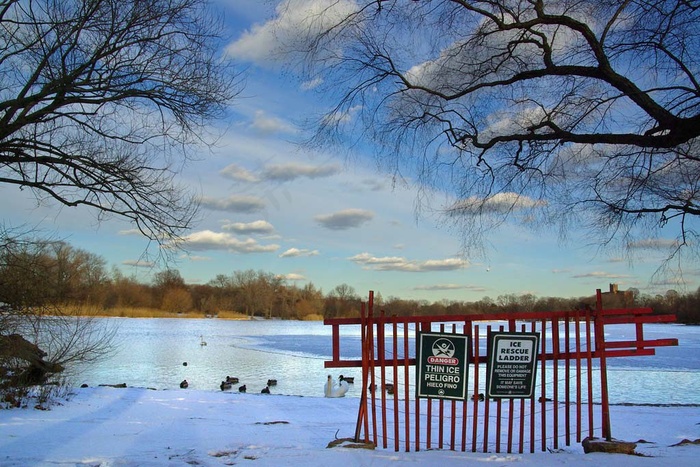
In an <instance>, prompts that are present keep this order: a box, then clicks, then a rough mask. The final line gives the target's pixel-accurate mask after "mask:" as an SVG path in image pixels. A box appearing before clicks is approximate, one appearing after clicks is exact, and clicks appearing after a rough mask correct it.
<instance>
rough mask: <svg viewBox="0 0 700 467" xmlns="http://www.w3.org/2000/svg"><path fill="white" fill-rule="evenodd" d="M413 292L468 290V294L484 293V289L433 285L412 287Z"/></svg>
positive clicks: (455, 285)
mask: <svg viewBox="0 0 700 467" xmlns="http://www.w3.org/2000/svg"><path fill="white" fill-rule="evenodd" d="M413 290H428V291H441V290H468V291H470V292H486V287H482V286H479V285H460V284H435V285H419V286H416V287H414V288H413Z"/></svg>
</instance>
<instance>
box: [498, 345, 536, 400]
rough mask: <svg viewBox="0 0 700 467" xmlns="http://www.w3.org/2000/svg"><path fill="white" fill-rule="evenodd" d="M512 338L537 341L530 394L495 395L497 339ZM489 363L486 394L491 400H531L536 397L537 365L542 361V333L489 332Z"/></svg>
mask: <svg viewBox="0 0 700 467" xmlns="http://www.w3.org/2000/svg"><path fill="white" fill-rule="evenodd" d="M497 337H510V338H519V337H520V338H522V337H526V338H528V339H533V338H534V340H535V347H534V348H535V355H534V357H533V363H532V377H531V378H530V392H529V393H528V394H505V395H503V394H493V392H492V390H491V389H492V388H491V382H492V381H493V370H494V363H495V358H496V348H495V346H496V340H497V339H496V338H497ZM487 339H488V340H487V342H488V361H487V363H486V394H487V397H488V398H489V399H530V398H532V397H533V396H534V395H535V386H536V380H537V363H538V361H539V359H540V333H539V332H510V331H508V332H505V331H489V334H488V338H487Z"/></svg>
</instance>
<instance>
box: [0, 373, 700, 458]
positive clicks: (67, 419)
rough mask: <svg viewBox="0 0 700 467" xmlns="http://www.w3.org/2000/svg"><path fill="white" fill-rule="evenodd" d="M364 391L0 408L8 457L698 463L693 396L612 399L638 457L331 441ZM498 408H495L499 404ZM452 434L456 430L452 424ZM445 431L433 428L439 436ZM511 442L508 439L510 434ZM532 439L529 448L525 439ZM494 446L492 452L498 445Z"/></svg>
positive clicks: (623, 435)
mask: <svg viewBox="0 0 700 467" xmlns="http://www.w3.org/2000/svg"><path fill="white" fill-rule="evenodd" d="M319 391H320V386H319ZM358 400H359V399H357V398H350V397H343V398H324V397H321V396H320V395H319V397H300V396H284V395H277V394H259V393H255V394H252V393H248V394H240V393H238V392H235V391H234V392H228V391H226V392H222V391H202V390H191V389H185V390H178V389H175V390H162V391H155V390H149V389H144V388H126V389H118V388H111V387H91V388H83V389H80V388H77V389H75V392H74V393H73V394H72V395H70V396H69V397H68V398H67V399H63V398H61V399H59V400H58V401H57V402H58V403H57V404H55V405H53V406H50V407H49V410H36V409H33V408H28V409H12V410H0V433H2V436H0V453H1V454H0V463H1V464H2V465H3V466H5V467H19V466H21V467H27V466H32V467H43V466H54V467H55V466H77V465H91V466H95V465H99V466H105V467H107V466H123V467H129V466H139V467H151V466H179V465H182V466H187V465H201V466H221V465H255V466H256V467H263V466H274V467H280V466H297V465H304V466H328V465H352V466H369V465H371V466H374V467H384V466H395V465H440V466H444V467H448V466H463V465H465V462H467V463H469V464H471V465H496V466H510V465H514V466H518V467H530V466H532V467H539V466H542V465H563V466H577V465H595V466H598V467H626V466H648V467H656V466H659V467H661V466H668V465H674V466H676V467H685V466H695V465H697V457H698V451H700V446H698V445H697V444H692V443H691V444H683V445H680V446H673V445H675V444H678V443H680V442H682V441H683V440H684V439H687V440H690V441H694V440H696V439H697V437H698V426H697V421H698V417H700V409H699V408H698V407H689V406H685V407H681V406H677V407H658V406H657V407H650V406H613V407H612V408H611V422H612V427H613V435H614V437H615V438H616V439H618V440H622V441H630V442H638V441H639V440H644V441H645V442H638V443H637V447H636V449H635V452H636V453H638V454H640V455H639V456H633V455H624V454H603V453H590V454H584V452H583V449H582V447H581V445H580V444H578V443H576V442H575V441H574V442H573V443H572V444H571V445H570V446H566V445H565V443H564V441H563V440H562V442H561V443H560V444H559V446H560V449H558V450H553V449H552V450H551V451H545V452H542V451H539V450H538V451H536V452H535V453H532V454H531V453H524V454H518V453H511V454H508V453H495V452H487V453H483V452H477V453H472V452H461V451H450V450H449V449H431V450H428V449H422V450H421V451H419V452H405V451H404V450H400V451H398V452H397V451H395V450H394V449H393V443H391V442H390V444H389V446H390V447H389V449H382V448H381V447H380V448H378V449H375V450H368V449H357V448H351V447H348V445H349V444H351V443H349V442H347V441H341V442H339V444H340V445H339V446H337V447H334V448H328V447H327V446H328V444H329V443H331V442H332V441H335V440H336V439H343V438H352V437H353V436H354V430H355V420H356V418H357V407H358ZM491 413H495V406H494V408H493V410H492V411H491ZM537 421H539V417H537ZM537 430H539V428H537ZM504 431H505V430H504ZM391 432H392V430H391V426H389V433H391ZM492 433H494V432H493V431H492ZM445 436H446V439H448V437H449V434H446V435H445ZM504 436H505V433H504ZM490 438H491V439H493V434H492V435H491V437H490ZM437 439H438V438H437V436H435V437H434V442H435V443H436V442H437ZM526 439H527V438H526ZM494 444H495V443H494ZM501 446H502V449H504V450H505V447H506V442H505V441H503V442H502V445H501ZM548 446H551V443H548ZM526 447H527V448H528V449H529V446H528V445H527V443H526ZM489 449H490V450H492V451H493V450H495V446H491V447H490V448H489Z"/></svg>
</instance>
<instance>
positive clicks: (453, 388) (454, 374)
mask: <svg viewBox="0 0 700 467" xmlns="http://www.w3.org/2000/svg"><path fill="white" fill-rule="evenodd" d="M417 349H418V350H417V355H416V397H418V398H420V397H430V398H435V399H459V400H466V398H467V376H468V375H469V372H468V368H469V366H468V362H469V349H470V345H469V337H468V336H465V335H462V334H446V333H430V332H419V333H418V345H417Z"/></svg>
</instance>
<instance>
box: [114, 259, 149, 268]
mask: <svg viewBox="0 0 700 467" xmlns="http://www.w3.org/2000/svg"><path fill="white" fill-rule="evenodd" d="M122 264H123V265H125V266H134V267H137V268H152V267H153V266H154V265H155V263H152V262H151V261H143V260H140V259H127V260H126V261H122Z"/></svg>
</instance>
